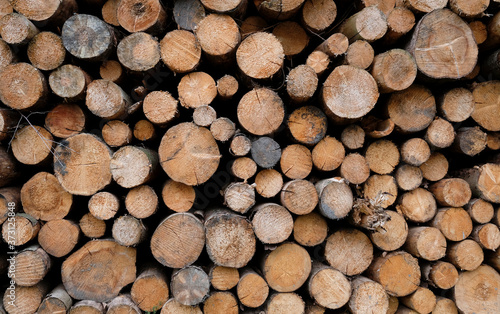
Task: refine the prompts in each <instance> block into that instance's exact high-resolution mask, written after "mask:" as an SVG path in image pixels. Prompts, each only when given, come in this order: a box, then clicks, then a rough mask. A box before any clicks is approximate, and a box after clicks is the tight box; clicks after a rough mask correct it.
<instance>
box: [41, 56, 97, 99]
mask: <svg viewBox="0 0 500 314" xmlns="http://www.w3.org/2000/svg"><path fill="white" fill-rule="evenodd" d="M91 81H92V79H91V78H90V76H89V75H88V74H87V73H85V71H83V70H82V69H81V68H79V67H77V66H74V65H71V64H65V65H63V66H61V67H59V68H58V69H56V70H54V71H53V72H52V73H50V76H49V86H50V89H51V90H52V92H54V94H56V95H57V96H59V97H62V98H64V99H66V100H69V101H77V100H81V99H84V98H85V92H86V90H87V87H88V85H89V84H90V82H91Z"/></svg>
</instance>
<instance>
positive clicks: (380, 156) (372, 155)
mask: <svg viewBox="0 0 500 314" xmlns="http://www.w3.org/2000/svg"><path fill="white" fill-rule="evenodd" d="M365 158H366V162H367V163H368V165H369V166H370V169H371V170H372V171H373V172H375V173H378V174H388V173H391V172H392V171H393V170H394V169H395V168H396V166H397V165H398V164H399V151H398V148H397V146H396V145H395V144H394V143H393V142H391V141H388V140H378V141H376V142H373V143H372V144H370V145H369V146H368V148H367V149H366V153H365ZM405 159H409V158H405ZM415 163H417V162H416V161H415Z"/></svg>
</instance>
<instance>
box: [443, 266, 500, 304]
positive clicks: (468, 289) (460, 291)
mask: <svg viewBox="0 0 500 314" xmlns="http://www.w3.org/2000/svg"><path fill="white" fill-rule="evenodd" d="M479 286H480V287H489V288H485V289H477V288H476V287H479ZM495 288H500V276H499V275H498V273H497V272H496V271H495V270H494V269H493V268H491V267H490V266H487V265H483V266H479V267H478V268H477V269H476V270H473V271H467V272H462V273H461V274H460V277H459V279H458V282H457V284H456V286H455V289H454V290H453V299H454V300H455V303H456V305H457V308H458V309H459V310H460V311H461V312H471V313H472V312H478V311H486V312H489V311H493V312H495V311H496V309H497V296H496V292H494V291H496V290H495Z"/></svg>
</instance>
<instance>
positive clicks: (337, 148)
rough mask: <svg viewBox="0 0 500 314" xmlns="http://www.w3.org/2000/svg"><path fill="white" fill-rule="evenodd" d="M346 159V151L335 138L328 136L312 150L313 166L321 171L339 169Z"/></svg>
mask: <svg viewBox="0 0 500 314" xmlns="http://www.w3.org/2000/svg"><path fill="white" fill-rule="evenodd" d="M344 158H345V149H344V146H343V145H342V143H341V142H339V141H338V140H337V139H335V138H334V137H329V136H326V137H325V138H324V139H322V140H321V141H319V142H318V143H317V144H316V145H315V146H314V148H313V150H312V162H313V165H314V166H315V167H316V168H317V169H319V170H321V171H332V170H335V169H337V168H338V167H339V166H340V165H341V164H342V162H343V161H344Z"/></svg>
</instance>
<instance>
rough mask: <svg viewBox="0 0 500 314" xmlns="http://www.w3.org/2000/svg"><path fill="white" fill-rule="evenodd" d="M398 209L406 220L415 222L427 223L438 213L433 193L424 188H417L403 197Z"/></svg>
mask: <svg viewBox="0 0 500 314" xmlns="http://www.w3.org/2000/svg"><path fill="white" fill-rule="evenodd" d="M397 208H398V211H400V212H401V213H402V214H403V215H404V216H405V218H407V219H409V220H410V221H413V222H427V221H429V220H431V219H432V218H433V217H434V216H435V214H436V211H437V205H436V200H435V199H434V197H433V195H432V193H431V192H429V191H427V190H425V189H423V188H416V189H415V190H413V191H410V192H406V193H404V194H403V195H401V198H400V199H399V205H398V207H397Z"/></svg>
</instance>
